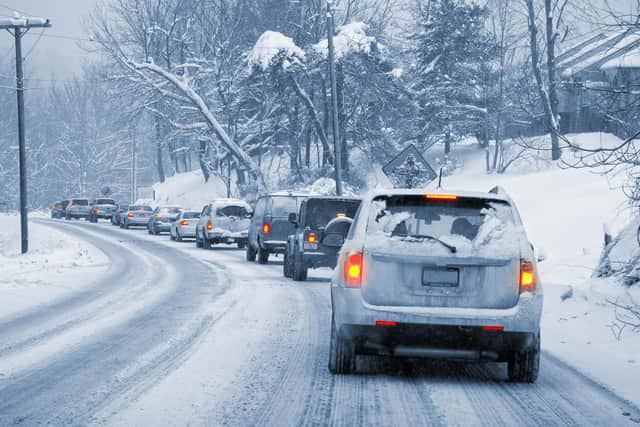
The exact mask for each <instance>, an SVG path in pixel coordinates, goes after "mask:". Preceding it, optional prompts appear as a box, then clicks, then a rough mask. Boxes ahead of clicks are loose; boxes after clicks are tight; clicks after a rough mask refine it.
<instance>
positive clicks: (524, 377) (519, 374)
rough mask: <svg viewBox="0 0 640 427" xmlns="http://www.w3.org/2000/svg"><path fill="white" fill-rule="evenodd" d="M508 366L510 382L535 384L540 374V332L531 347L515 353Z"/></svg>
mask: <svg viewBox="0 0 640 427" xmlns="http://www.w3.org/2000/svg"><path fill="white" fill-rule="evenodd" d="M507 364H508V372H509V381H511V382H518V383H534V382H536V380H537V379H538V373H539V372H540V332H538V334H537V335H536V338H535V341H534V343H533V345H531V347H529V348H527V349H525V350H523V351H517V352H514V353H513V354H512V355H511V357H510V359H509V361H508V362H507Z"/></svg>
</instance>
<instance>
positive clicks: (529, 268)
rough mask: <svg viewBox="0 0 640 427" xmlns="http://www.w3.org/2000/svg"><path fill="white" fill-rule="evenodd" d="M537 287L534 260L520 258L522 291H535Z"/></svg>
mask: <svg viewBox="0 0 640 427" xmlns="http://www.w3.org/2000/svg"><path fill="white" fill-rule="evenodd" d="M535 289H536V271H535V268H534V266H533V262H531V261H528V260H525V259H523V260H520V293H523V292H533V291H534V290H535Z"/></svg>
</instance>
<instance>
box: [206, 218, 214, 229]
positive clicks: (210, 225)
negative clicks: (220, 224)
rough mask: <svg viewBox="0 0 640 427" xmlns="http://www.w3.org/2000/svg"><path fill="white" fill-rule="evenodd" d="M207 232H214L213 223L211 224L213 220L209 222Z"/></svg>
mask: <svg viewBox="0 0 640 427" xmlns="http://www.w3.org/2000/svg"><path fill="white" fill-rule="evenodd" d="M207 230H209V231H211V230H213V223H212V222H211V220H209V221H207Z"/></svg>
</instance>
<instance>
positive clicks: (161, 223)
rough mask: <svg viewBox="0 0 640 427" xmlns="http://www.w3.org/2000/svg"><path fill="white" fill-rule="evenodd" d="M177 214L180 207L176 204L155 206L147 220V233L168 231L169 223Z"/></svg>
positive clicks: (169, 228) (156, 233)
mask: <svg viewBox="0 0 640 427" xmlns="http://www.w3.org/2000/svg"><path fill="white" fill-rule="evenodd" d="M179 214H180V207H178V206H158V207H156V208H155V209H154V210H153V212H152V214H151V217H150V218H149V221H148V222H147V229H148V230H149V234H155V235H158V234H160V233H168V232H169V231H170V230H171V223H172V222H173V221H175V220H176V218H178V215H179Z"/></svg>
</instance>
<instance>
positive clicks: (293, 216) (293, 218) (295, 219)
mask: <svg viewBox="0 0 640 427" xmlns="http://www.w3.org/2000/svg"><path fill="white" fill-rule="evenodd" d="M289 222H290V223H291V224H294V225H295V224H297V223H298V214H296V213H293V212H292V213H290V214H289Z"/></svg>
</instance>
